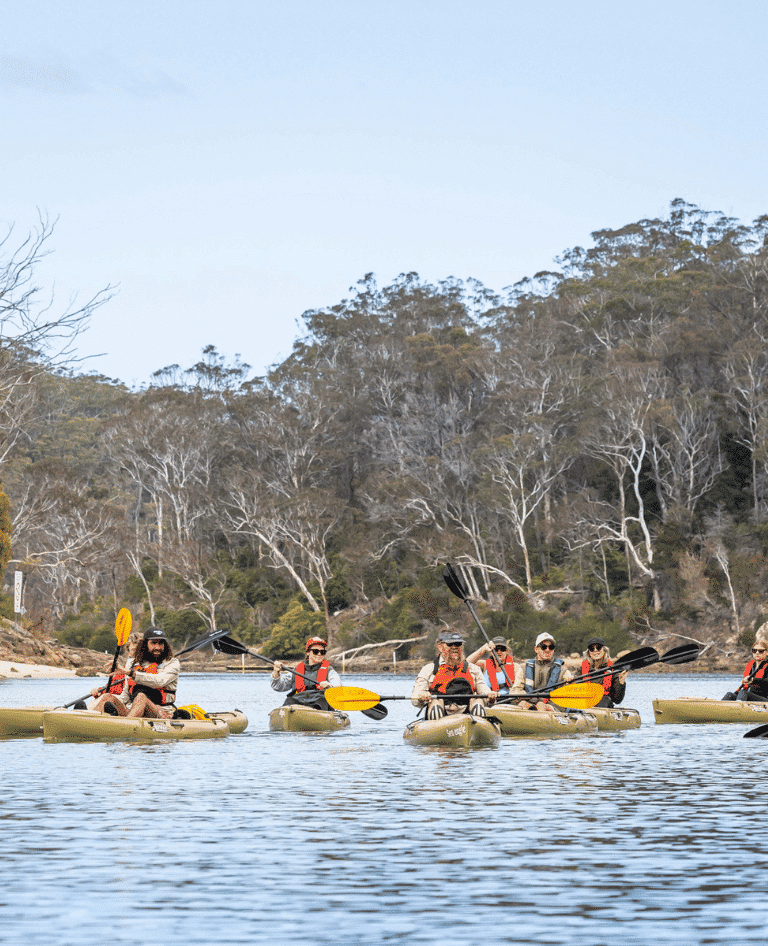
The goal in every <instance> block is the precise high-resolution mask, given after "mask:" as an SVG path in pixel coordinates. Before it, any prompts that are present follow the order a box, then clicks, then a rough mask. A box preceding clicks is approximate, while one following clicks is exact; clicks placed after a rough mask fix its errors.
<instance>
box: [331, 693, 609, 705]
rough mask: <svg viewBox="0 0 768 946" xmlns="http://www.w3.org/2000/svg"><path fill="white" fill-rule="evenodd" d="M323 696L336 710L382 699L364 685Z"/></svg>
mask: <svg viewBox="0 0 768 946" xmlns="http://www.w3.org/2000/svg"><path fill="white" fill-rule="evenodd" d="M600 689H602V687H601V688H600ZM323 696H324V697H325V698H326V700H327V701H328V705H329V706H332V707H333V708H334V709H335V710H367V709H372V708H373V707H374V706H376V705H378V702H379V700H380V699H381V697H380V696H379V694H378V693H374V692H373V691H372V690H364V689H363V688H362V687H327V688H326V689H325V690H323Z"/></svg>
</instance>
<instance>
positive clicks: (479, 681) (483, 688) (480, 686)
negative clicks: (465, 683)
mask: <svg viewBox="0 0 768 946" xmlns="http://www.w3.org/2000/svg"><path fill="white" fill-rule="evenodd" d="M469 672H470V673H471V674H472V679H473V680H474V681H475V693H477V695H478V696H490V695H491V688H490V687H489V686H488V684H487V683H486V682H485V676H484V675H483V673H482V671H481V670H480V668H479V667H478V666H477V664H469Z"/></svg>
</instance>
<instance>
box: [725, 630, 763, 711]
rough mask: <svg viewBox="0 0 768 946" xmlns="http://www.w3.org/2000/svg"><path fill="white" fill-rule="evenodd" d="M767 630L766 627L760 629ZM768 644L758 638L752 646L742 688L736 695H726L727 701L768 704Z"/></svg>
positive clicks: (761, 638)
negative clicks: (767, 671) (750, 657)
mask: <svg viewBox="0 0 768 946" xmlns="http://www.w3.org/2000/svg"><path fill="white" fill-rule="evenodd" d="M760 630H761V631H763V630H766V627H765V625H763V627H761V628H760ZM766 670H768V642H766V640H765V638H763V637H758V638H757V639H756V640H755V643H754V644H753V645H752V659H751V660H750V661H749V663H748V664H747V666H746V667H745V668H744V676H743V678H742V681H741V686H740V687H739V689H738V690H737V691H736V693H726V694H725V696H724V697H723V699H725V700H734V699H736V700H744V701H746V702H749V703H768V673H766Z"/></svg>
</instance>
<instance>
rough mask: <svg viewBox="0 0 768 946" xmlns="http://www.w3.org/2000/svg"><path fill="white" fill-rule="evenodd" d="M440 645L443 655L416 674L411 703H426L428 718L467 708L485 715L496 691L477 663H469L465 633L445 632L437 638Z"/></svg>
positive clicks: (435, 717)
mask: <svg viewBox="0 0 768 946" xmlns="http://www.w3.org/2000/svg"><path fill="white" fill-rule="evenodd" d="M437 649H438V652H439V655H440V656H439V657H436V658H435V659H434V660H433V661H432V662H431V663H428V664H425V665H424V666H423V667H422V668H421V670H420V671H419V675H418V676H417V677H416V682H415V683H414V685H413V691H412V692H411V703H413V705H414V706H419V707H422V706H426V707H427V719H440V718H441V717H443V716H445V715H446V713H463V712H467V710H469V712H470V713H471V714H472V715H473V716H485V715H486V714H485V707H486V705H491V704H492V703H493V702H494V701H495V699H496V694H495V693H494V692H493V691H492V690H491V688H490V687H489V686H488V684H487V683H486V682H485V680H484V679H483V673H482V671H481V670H480V668H479V667H478V666H477V664H473V663H469V661H467V660H466V658H465V657H464V635H463V634H460V633H459V632H458V631H445V632H443V633H442V634H441V635H440V636H439V637H438V639H437ZM452 695H453V696H459V695H463V696H469V697H470V699H469V700H468V701H467V700H461V701H455V700H451V698H450V697H451V696H452ZM479 697H484V698H485V699H479Z"/></svg>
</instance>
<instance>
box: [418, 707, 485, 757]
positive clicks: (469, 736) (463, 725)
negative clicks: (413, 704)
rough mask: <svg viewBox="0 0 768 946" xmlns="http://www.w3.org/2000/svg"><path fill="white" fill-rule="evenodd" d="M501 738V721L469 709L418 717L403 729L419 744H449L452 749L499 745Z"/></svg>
mask: <svg viewBox="0 0 768 946" xmlns="http://www.w3.org/2000/svg"><path fill="white" fill-rule="evenodd" d="M500 738H501V729H500V727H499V725H498V723H493V722H492V721H491V720H490V719H486V718H485V717H483V716H471V715H470V714H469V713H451V714H449V715H448V716H443V717H442V718H441V719H416V720H414V721H413V722H412V723H408V725H407V726H406V727H405V732H404V733H403V739H405V741H406V742H409V743H411V744H412V745H416V746H448V747H449V748H451V749H478V748H489V747H492V746H497V745H498V744H499V741H500Z"/></svg>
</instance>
